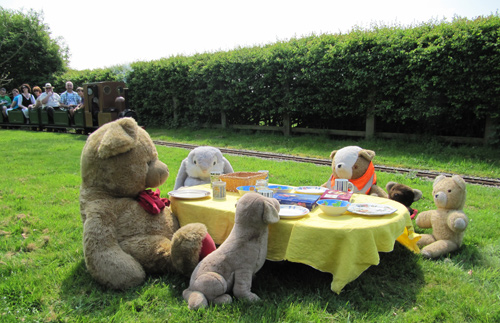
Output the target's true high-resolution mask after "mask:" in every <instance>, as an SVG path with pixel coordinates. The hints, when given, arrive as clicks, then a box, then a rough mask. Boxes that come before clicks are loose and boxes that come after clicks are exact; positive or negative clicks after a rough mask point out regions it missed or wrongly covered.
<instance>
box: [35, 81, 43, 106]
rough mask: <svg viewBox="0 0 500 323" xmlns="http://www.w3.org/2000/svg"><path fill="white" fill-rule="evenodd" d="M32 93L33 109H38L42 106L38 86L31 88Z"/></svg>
mask: <svg viewBox="0 0 500 323" xmlns="http://www.w3.org/2000/svg"><path fill="white" fill-rule="evenodd" d="M33 93H34V94H35V106H34V107H33V108H40V107H41V106H42V101H40V96H41V95H42V89H41V88H40V87H39V86H38V85H36V86H34V87H33Z"/></svg>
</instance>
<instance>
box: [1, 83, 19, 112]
mask: <svg viewBox="0 0 500 323" xmlns="http://www.w3.org/2000/svg"><path fill="white" fill-rule="evenodd" d="M19 96H20V94H19V90H18V89H17V88H14V89H13V90H12V103H11V104H10V108H9V107H5V108H4V109H2V110H3V111H2V112H3V115H4V117H8V116H9V111H12V110H15V109H17V108H18V107H19V103H18V99H19Z"/></svg>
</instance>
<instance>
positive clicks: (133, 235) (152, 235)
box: [80, 118, 215, 289]
mask: <svg viewBox="0 0 500 323" xmlns="http://www.w3.org/2000/svg"><path fill="white" fill-rule="evenodd" d="M81 174H82V184H81V189H80V210H81V217H82V222H83V251H84V257H85V264H86V266H87V269H88V271H89V272H90V274H91V275H92V277H94V279H96V280H97V281H98V282H99V283H100V284H103V285H105V286H107V287H110V288H113V289H126V288H129V287H133V286H137V285H139V284H141V283H142V282H143V281H144V280H145V276H146V273H165V272H168V271H171V272H178V273H183V274H186V275H190V274H191V272H192V271H193V269H194V268H195V267H196V265H197V264H198V262H199V260H200V258H201V257H203V256H204V255H205V254H208V253H209V252H210V251H213V250H214V249H215V244H213V240H211V238H210V236H209V235H208V233H207V229H206V227H205V226H204V225H203V224H200V223H196V224H190V225H186V226H184V227H182V228H180V229H179V228H178V222H177V220H176V219H175V217H174V216H173V214H172V213H171V212H170V208H169V207H168V204H169V201H168V200H167V199H162V198H160V197H159V195H160V194H159V190H156V191H152V190H150V189H148V188H157V187H158V186H160V185H161V184H163V183H164V182H165V181H166V180H167V177H168V175H169V173H168V168H167V165H165V164H164V163H163V162H161V161H160V160H159V159H158V153H157V151H156V147H155V146H154V144H153V142H152V140H151V138H150V137H149V135H148V133H147V132H146V131H144V130H143V129H142V128H141V127H139V126H138V125H137V123H136V122H135V121H134V119H132V118H123V119H118V120H116V121H114V122H110V123H107V124H105V125H103V126H102V127H100V128H99V129H98V130H96V131H95V132H94V133H92V134H91V135H90V136H89V137H88V139H87V142H86V144H85V146H84V148H83V151H82V156H81Z"/></svg>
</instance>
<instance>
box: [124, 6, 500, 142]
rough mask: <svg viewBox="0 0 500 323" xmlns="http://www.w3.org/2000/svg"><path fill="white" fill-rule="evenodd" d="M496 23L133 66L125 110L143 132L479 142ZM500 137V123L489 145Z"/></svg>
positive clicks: (431, 26)
mask: <svg viewBox="0 0 500 323" xmlns="http://www.w3.org/2000/svg"><path fill="white" fill-rule="evenodd" d="M499 45H500V17H499V15H498V13H497V14H496V15H490V16H488V17H478V18H476V19H474V20H469V19H465V18H454V19H453V21H452V22H429V23H424V24H421V25H419V26H412V27H404V26H390V27H389V26H381V27H377V26H375V27H372V28H371V29H370V30H362V29H353V30H352V31H351V32H349V33H346V34H335V35H331V34H324V35H311V36H309V37H304V38H299V39H291V40H289V41H280V42H277V43H274V44H270V45H265V46H255V47H252V48H238V49H235V50H232V51H226V52H214V53H204V54H197V55H194V56H189V57H186V56H175V57H169V58H164V59H160V60H157V61H151V62H136V63H133V64H132V65H131V71H129V72H128V73H127V74H126V78H127V83H128V86H129V88H130V98H129V99H130V102H131V106H132V107H133V108H134V109H135V110H136V111H137V113H138V115H139V118H140V122H141V123H143V124H145V125H149V126H165V127H186V126H199V125H200V124H220V123H221V112H224V113H225V116H226V119H227V122H228V123H229V124H243V125H268V126H282V124H283V116H284V115H285V114H286V115H289V116H290V119H291V123H292V125H293V126H295V127H305V128H320V129H351V130H364V125H365V123H364V122H365V118H366V116H367V115H369V116H374V117H375V118H376V120H377V123H376V124H377V131H379V130H380V131H392V132H400V133H417V134H418V133H421V134H428V135H450V136H453V135H455V136H468V137H482V136H483V134H484V127H485V121H486V118H487V117H489V118H490V120H493V121H494V123H496V124H498V119H499V118H500V113H499V111H500V109H499V108H500V55H499V54H500V46H499ZM499 139H500V129H498V127H497V131H496V133H495V140H496V141H497V142H498V140H499Z"/></svg>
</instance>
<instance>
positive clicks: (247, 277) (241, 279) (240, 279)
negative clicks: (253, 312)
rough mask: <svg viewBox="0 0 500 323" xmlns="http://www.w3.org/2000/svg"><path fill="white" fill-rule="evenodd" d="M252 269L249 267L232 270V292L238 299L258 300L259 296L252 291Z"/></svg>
mask: <svg viewBox="0 0 500 323" xmlns="http://www.w3.org/2000/svg"><path fill="white" fill-rule="evenodd" d="M252 276H253V271H252V270H250V269H237V270H236V271H235V272H234V286H233V294H234V296H235V297H236V298H238V299H244V300H248V301H258V300H260V297H259V296H257V295H256V294H254V293H252V291H251V288H252Z"/></svg>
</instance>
